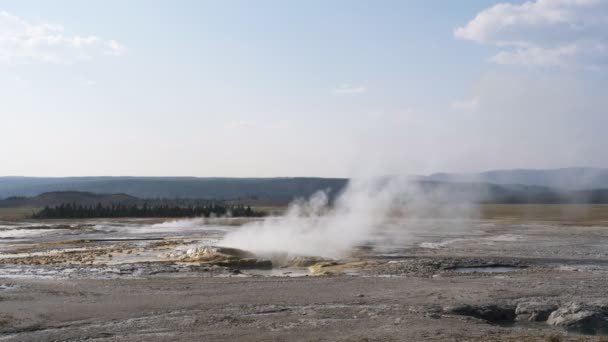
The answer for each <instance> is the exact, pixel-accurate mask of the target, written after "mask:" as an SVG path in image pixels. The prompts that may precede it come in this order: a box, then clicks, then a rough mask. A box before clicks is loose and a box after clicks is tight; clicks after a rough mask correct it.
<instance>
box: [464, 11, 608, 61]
mask: <svg viewBox="0 0 608 342" xmlns="http://www.w3.org/2000/svg"><path fill="white" fill-rule="evenodd" d="M454 35H455V36H456V37H457V38H460V39H465V40H471V41H474V42H477V43H481V44H489V45H494V46H496V47H498V48H500V49H501V51H499V52H498V53H497V54H496V55H495V56H493V57H492V58H490V60H491V61H492V62H494V63H497V64H515V65H527V66H546V67H555V66H561V67H563V66H582V67H591V68H594V67H601V66H605V65H606V64H608V43H607V41H608V1H605V0H536V1H528V2H524V3H522V4H510V3H499V4H497V5H494V6H492V7H490V8H487V9H485V10H483V11H481V12H480V13H478V14H477V15H476V16H475V18H473V19H472V20H471V21H469V22H468V23H467V24H466V25H464V26H462V27H459V28H457V29H456V30H455V31H454Z"/></svg>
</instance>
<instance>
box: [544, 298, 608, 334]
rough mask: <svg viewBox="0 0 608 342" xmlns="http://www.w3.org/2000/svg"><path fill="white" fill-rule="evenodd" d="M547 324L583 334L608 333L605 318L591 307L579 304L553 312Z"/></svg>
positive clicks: (607, 322)
mask: <svg viewBox="0 0 608 342" xmlns="http://www.w3.org/2000/svg"><path fill="white" fill-rule="evenodd" d="M547 324H550V325H555V326H561V327H564V328H566V329H568V330H571V331H576V332H580V333H585V334H605V333H608V320H607V319H606V316H605V315H604V314H603V313H602V312H600V311H597V310H596V309H594V308H593V307H588V306H585V305H583V304H580V303H569V304H567V305H565V306H562V307H560V308H559V309H557V310H555V311H553V312H552V313H551V315H549V318H548V319H547Z"/></svg>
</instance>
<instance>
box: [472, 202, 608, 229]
mask: <svg viewBox="0 0 608 342" xmlns="http://www.w3.org/2000/svg"><path fill="white" fill-rule="evenodd" d="M480 209H481V210H480V216H481V218H482V219H486V220H501V221H514V222H518V221H526V222H530V221H539V222H553V223H559V224H566V225H567V224H575V225H600V224H604V225H605V224H607V223H608V205H581V204H565V205H559V204H484V205H482V206H481V208H480Z"/></svg>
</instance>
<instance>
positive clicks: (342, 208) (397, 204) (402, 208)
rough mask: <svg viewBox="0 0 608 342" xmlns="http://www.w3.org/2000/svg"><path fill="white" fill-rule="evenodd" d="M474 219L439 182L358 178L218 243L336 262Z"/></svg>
mask: <svg viewBox="0 0 608 342" xmlns="http://www.w3.org/2000/svg"><path fill="white" fill-rule="evenodd" d="M476 215H477V206H476V205H474V202H473V201H471V200H470V198H468V199H467V198H458V196H456V194H455V193H454V192H453V191H450V190H449V189H447V188H445V186H443V185H440V184H423V183H419V182H415V181H412V180H411V179H409V178H405V177H384V178H373V179H359V180H351V181H350V183H349V184H348V186H347V187H346V189H345V190H344V191H343V192H342V193H341V194H339V195H338V196H337V197H336V199H335V201H333V203H330V198H329V196H328V193H327V192H324V191H321V192H318V193H316V194H314V195H313V196H311V198H310V199H309V200H307V201H304V200H298V201H296V202H294V203H293V204H291V205H290V206H289V208H288V210H287V212H286V214H285V215H284V216H281V217H270V218H267V219H266V220H264V221H261V222H254V223H249V224H246V225H244V226H243V227H242V228H241V229H239V230H238V231H234V232H231V233H229V234H227V235H226V236H225V237H224V239H223V240H222V241H221V242H220V245H223V246H228V247H235V248H240V249H245V250H249V251H252V252H255V253H258V254H265V253H266V254H273V253H288V254H289V255H290V256H321V257H329V258H339V257H343V256H345V255H347V254H348V253H349V252H350V251H352V249H353V247H355V246H359V245H368V246H370V245H371V246H379V245H383V246H387V245H398V244H404V243H407V242H408V240H409V239H410V238H411V236H412V234H415V233H419V232H425V231H428V230H434V231H435V230H438V229H446V230H452V231H453V230H456V229H459V228H461V227H462V225H460V224H459V222H464V221H459V220H458V219H462V220H467V219H470V218H474V217H475V216H476ZM446 218H450V220H449V226H445V224H448V221H447V220H443V219H446ZM455 219H456V220H455Z"/></svg>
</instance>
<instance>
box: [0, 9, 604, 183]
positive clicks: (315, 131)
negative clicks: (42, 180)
mask: <svg viewBox="0 0 608 342" xmlns="http://www.w3.org/2000/svg"><path fill="white" fill-rule="evenodd" d="M607 12H608V11H607V6H606V2H605V1H595V0H553V1H551V0H540V1H532V2H522V1H519V2H511V3H508V2H503V3H501V2H497V1H466V2H460V1H459V2H455V1H450V2H446V1H305V2H304V1H255V2H254V1H171V2H169V1H129V2H124V1H87V2H84V1H54V2H48V1H27V0H25V1H23V0H21V1H0V13H1V14H0V91H1V93H0V94H1V95H0V100H1V101H2V103H3V105H2V108H0V120H1V121H0V122H1V123H3V126H4V128H3V129H2V130H3V133H2V135H1V136H0V144H1V146H3V150H4V151H3V153H2V154H3V155H4V157H3V161H2V164H0V174H3V175H9V174H10V175H36V176H68V175H192V176H353V175H357V174H360V173H383V174H384V173H428V172H435V171H477V170H484V169H493V168H515V167H564V166H573V165H590V166H608V165H607V164H606V163H607V162H606V160H607V159H606V158H605V157H606V154H605V152H604V151H603V149H602V148H600V147H601V146H602V145H603V144H604V143H606V142H608V141H607V139H606V138H605V137H604V136H605V134H604V132H603V129H601V127H604V126H602V125H603V124H606V123H607V121H606V115H605V111H604V108H606V107H604V105H605V104H606V100H605V97H606V96H605V95H606V94H605V90H604V87H605V86H606V81H605V79H606V78H605V76H606V72H605V70H604V63H605V62H606V60H607V59H606V56H608V52H607V51H608V45H606V41H607V40H606V39H607V38H608V30H607V27H608V26H607V25H606V22H608V21H606V18H608V13H607Z"/></svg>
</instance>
